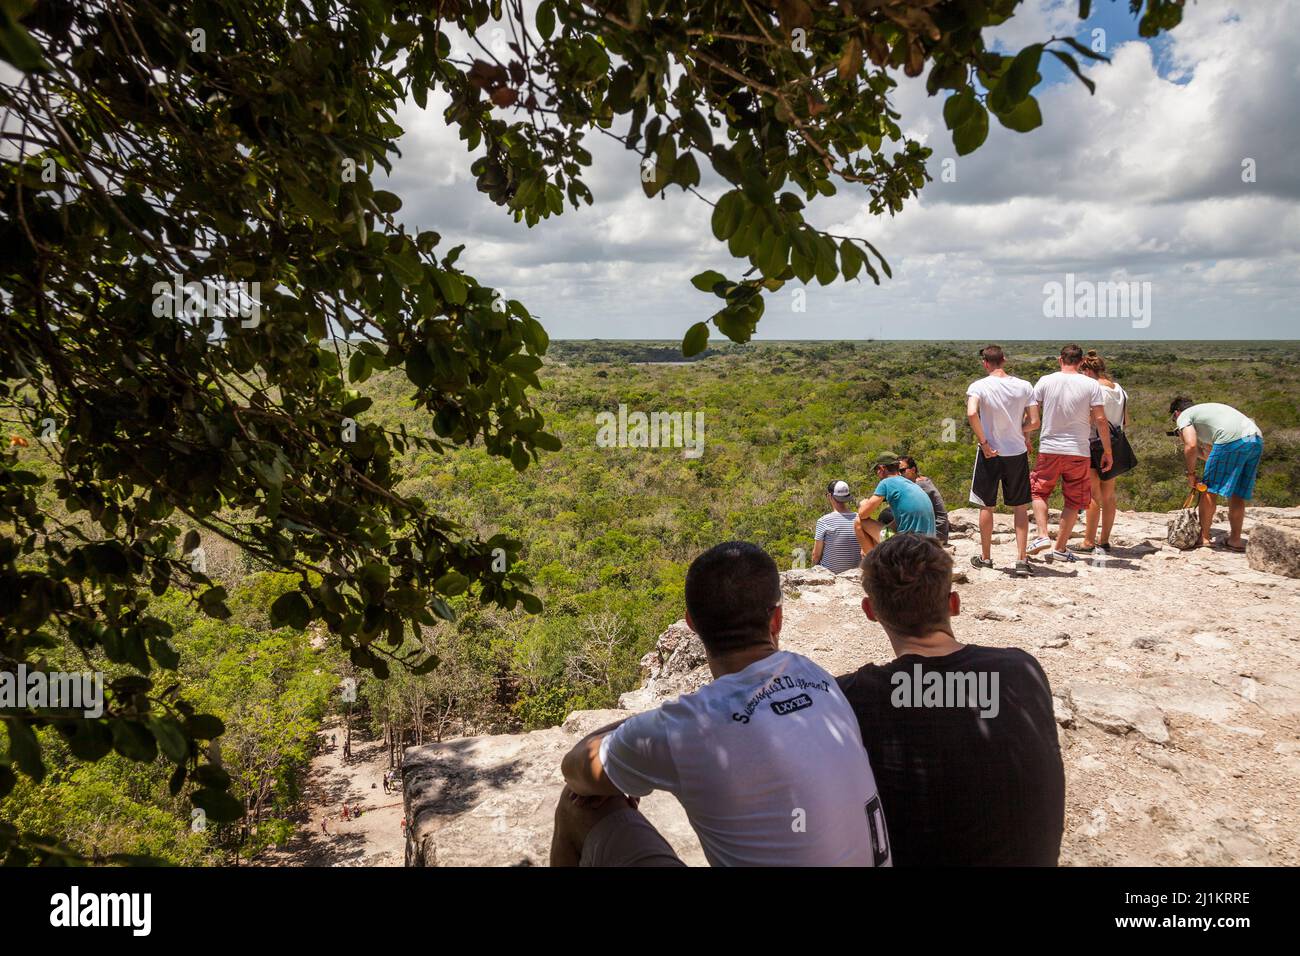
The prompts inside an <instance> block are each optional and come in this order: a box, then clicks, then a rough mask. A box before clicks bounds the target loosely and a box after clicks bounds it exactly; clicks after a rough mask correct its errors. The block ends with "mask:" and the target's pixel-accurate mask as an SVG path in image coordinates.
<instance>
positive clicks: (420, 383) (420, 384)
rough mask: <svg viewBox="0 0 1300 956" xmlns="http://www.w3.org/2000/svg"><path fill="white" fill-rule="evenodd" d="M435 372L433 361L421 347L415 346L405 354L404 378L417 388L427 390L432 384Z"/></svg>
mask: <svg viewBox="0 0 1300 956" xmlns="http://www.w3.org/2000/svg"><path fill="white" fill-rule="evenodd" d="M435 374H436V371H435V369H434V367H433V360H432V359H431V358H429V355H428V353H427V352H425V351H424V347H423V345H419V344H417V345H416V346H415V347H414V348H412V349H411V351H410V352H408V353H407V354H406V377H407V378H409V379H410V380H411V384H413V385H415V386H416V387H417V388H427V387H428V386H429V385H431V384H432V383H433V379H434V375H435Z"/></svg>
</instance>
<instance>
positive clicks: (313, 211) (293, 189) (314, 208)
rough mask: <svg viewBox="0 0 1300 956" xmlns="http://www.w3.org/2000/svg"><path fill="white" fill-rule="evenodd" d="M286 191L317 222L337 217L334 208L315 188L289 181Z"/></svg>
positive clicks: (285, 186)
mask: <svg viewBox="0 0 1300 956" xmlns="http://www.w3.org/2000/svg"><path fill="white" fill-rule="evenodd" d="M284 191H285V192H287V193H288V194H289V198H290V199H292V200H293V204H294V205H295V206H297V207H298V208H299V209H300V210H301V211H302V212H305V213H306V214H307V215H309V216H311V218H312V219H315V220H316V221H317V222H320V223H324V222H327V221H328V220H330V219H334V218H336V217H335V214H334V210H333V209H331V208H330V206H329V204H328V203H326V202H325V200H323V199H321V197H320V194H319V193H318V192H316V191H315V190H312V189H308V188H307V187H306V186H300V185H299V184H298V183H294V182H288V183H285V184H284Z"/></svg>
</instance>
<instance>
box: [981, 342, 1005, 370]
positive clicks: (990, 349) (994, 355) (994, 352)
mask: <svg viewBox="0 0 1300 956" xmlns="http://www.w3.org/2000/svg"><path fill="white" fill-rule="evenodd" d="M980 358H982V359H983V360H984V361H986V362H988V363H989V364H990V365H992V366H994V367H997V368H1000V367H1001V366H1002V363H1003V362H1005V361H1006V360H1007V353H1006V352H1003V351H1002V346H1000V345H986V346H984V348H982V349H980Z"/></svg>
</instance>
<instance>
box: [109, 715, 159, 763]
mask: <svg viewBox="0 0 1300 956" xmlns="http://www.w3.org/2000/svg"><path fill="white" fill-rule="evenodd" d="M109 726H110V727H111V728H112V732H113V749H114V750H116V751H117V752H118V753H120V754H121V755H122V756H123V757H126V758H127V759H128V760H136V761H139V762H140V763H149V762H150V761H152V760H153V759H154V758H155V757H157V756H158V744H157V742H156V741H155V740H154V737H153V734H151V733H150V732H149V728H148V727H146V726H144V724H141V723H138V722H137V721H134V720H125V719H123V718H118V719H117V720H114V721H113V722H112V723H111V724H110V725H109Z"/></svg>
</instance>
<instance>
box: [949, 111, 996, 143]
mask: <svg viewBox="0 0 1300 956" xmlns="http://www.w3.org/2000/svg"><path fill="white" fill-rule="evenodd" d="M988 135H989V114H988V111H987V110H985V109H984V107H983V106H982V105H980V104H978V103H977V104H975V116H974V118H973V119H971V120H970V121H969V122H967V123H964V124H962V125H961V126H958V127H957V128H956V129H955V130H953V131H952V144H953V146H955V147H956V149H957V155H958V156H965V155H966V154H967V153H973V152H974V151H975V150H977V149H979V148H980V147H981V146H982V145H984V140H985V139H987V138H988Z"/></svg>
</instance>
